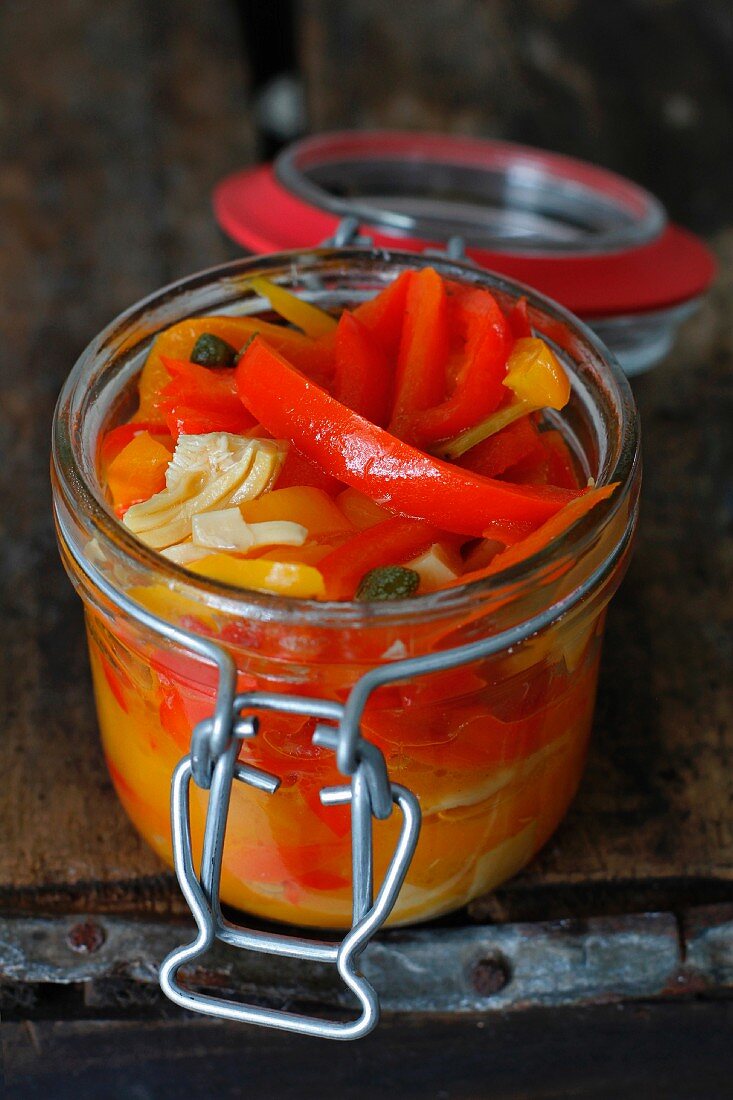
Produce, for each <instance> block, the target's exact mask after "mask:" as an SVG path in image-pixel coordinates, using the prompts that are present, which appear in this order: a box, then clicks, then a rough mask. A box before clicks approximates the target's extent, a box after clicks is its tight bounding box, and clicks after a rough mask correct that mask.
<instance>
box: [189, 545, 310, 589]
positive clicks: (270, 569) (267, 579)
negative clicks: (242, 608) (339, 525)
mask: <svg viewBox="0 0 733 1100" xmlns="http://www.w3.org/2000/svg"><path fill="white" fill-rule="evenodd" d="M188 568H189V569H190V570H191V572H192V573H198V574H199V575H200V576H202V577H208V578H209V579H210V580H212V581H221V582H222V583H223V584H232V585H234V586H235V587H237V588H254V589H255V590H256V591H257V592H275V593H276V594H277V595H278V596H297V597H299V598H300V599H304V600H310V599H318V598H319V597H322V596H324V595H325V592H326V589H325V586H324V584H323V577H322V576H321V574H320V573H319V572H318V570H317V569H314V567H313V566H312V565H304V564H302V563H299V562H285V561H271V560H267V559H265V558H254V559H247V558H235V557H233V556H232V555H231V554H211V555H210V556H209V557H208V558H202V559H201V561H195V562H192V563H191V565H189V566H188Z"/></svg>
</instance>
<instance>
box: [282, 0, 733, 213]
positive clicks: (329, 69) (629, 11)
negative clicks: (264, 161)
mask: <svg viewBox="0 0 733 1100" xmlns="http://www.w3.org/2000/svg"><path fill="white" fill-rule="evenodd" d="M299 11H300V16H301V47H302V48H301V56H302V65H303V71H304V74H305V78H306V90H307V95H308V103H309V108H310V116H311V117H310V123H311V126H312V127H313V129H315V130H328V129H338V128H341V127H349V126H355V127H359V128H367V127H388V128H402V129H414V130H440V131H448V132H457V133H467V134H476V135H481V136H486V137H494V138H504V139H507V140H510V141H518V142H526V143H527V144H530V145H537V146H540V147H542V148H546V149H555V150H557V151H558V152H565V153H569V154H571V155H573V156H579V157H584V158H586V159H588V160H592V161H594V162H596V163H598V164H603V165H606V166H607V167H609V168H612V169H614V170H616V171H619V172H623V173H624V174H626V175H630V176H631V177H633V178H635V179H637V180H638V182H639V183H642V184H644V185H645V186H647V187H649V188H650V190H652V191H653V192H655V193H656V194H658V195H659V196H660V197H661V198H662V199H663V201H664V202H665V203H666V204H667V205H668V207H669V209H670V211H671V212H672V214H673V216H674V217H675V218H679V219H681V220H683V221H685V222H687V223H689V224H690V225H691V226H692V227H693V228H697V229H699V230H701V231H704V232H712V231H714V230H716V229H719V228H722V227H724V226H725V225H726V224H730V210H731V207H732V206H733V130H732V129H731V126H730V112H731V101H732V100H733V85H732V83H731V71H733V6H731V4H730V2H729V0H614V2H613V3H585V2H584V0H492V2H491V3H487V2H485V0H421V2H420V3H419V4H395V3H394V2H393V0H348V2H346V3H345V2H342V0H302V2H301V4H300V5H299Z"/></svg>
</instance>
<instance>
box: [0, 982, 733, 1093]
mask: <svg viewBox="0 0 733 1100" xmlns="http://www.w3.org/2000/svg"><path fill="white" fill-rule="evenodd" d="M731 1025H733V1003H732V1002H729V1001H726V1002H707V1003H705V1002H703V1003H699V1004H668V1005H643V1006H637V1007H620V1006H610V1005H609V1006H603V1007H598V1008H594V1009H566V1010H560V1011H558V1010H553V1011H551V1012H547V1011H535V1012H527V1013H522V1014H519V1015H517V1014H509V1015H506V1016H504V1017H497V1018H495V1019H491V1020H490V1021H489V1020H485V1019H483V1018H481V1017H480V1016H475V1017H470V1018H469V1019H467V1020H460V1019H456V1018H451V1017H445V1018H440V1017H439V1018H437V1019H434V1020H429V1021H428V1020H425V1019H423V1018H420V1017H416V1018H413V1019H409V1020H407V1019H404V1018H403V1019H400V1018H397V1019H393V1020H389V1019H386V1020H384V1021H383V1023H382V1025H381V1026H380V1028H379V1030H378V1031H377V1032H375V1033H374V1034H373V1035H370V1036H369V1037H368V1038H367V1039H365V1040H362V1041H361V1042H360V1043H357V1044H351V1043H331V1044H330V1045H329V1046H328V1047H327V1046H326V1045H325V1044H323V1045H322V1044H321V1043H320V1042H317V1041H315V1040H313V1039H305V1038H302V1037H299V1036H293V1035H284V1034H282V1033H278V1032H274V1031H270V1032H266V1031H265V1032H263V1031H262V1030H260V1029H258V1028H242V1027H237V1026H236V1025H233V1024H225V1023H223V1022H221V1021H207V1020H201V1019H187V1020H181V1019H175V1018H174V1019H168V1020H163V1021H152V1020H149V1019H148V1020H144V1021H137V1022H132V1021H129V1022H128V1021H121V1020H104V1019H98V1020H63V1021H61V1020H58V1021H52V1020H40V1021H38V1022H30V1021H27V1022H25V1023H18V1024H6V1025H5V1026H4V1029H3V1046H4V1051H5V1072H6V1078H7V1085H6V1092H5V1094H4V1095H5V1097H6V1098H7V1100H47V1098H48V1097H50V1096H53V1098H54V1100H78V1098H80V1097H97V1096H151V1097H155V1100H178V1098H179V1097H180V1096H181V1095H185V1096H186V1097H187V1100H209V1098H210V1097H211V1096H222V1097H237V1096H240V1095H242V1094H243V1090H244V1088H245V1087H246V1092H247V1094H248V1095H251V1096H257V1097H260V1096H267V1097H270V1096H272V1097H277V1100H320V1098H321V1097H322V1096H324V1095H333V1096H344V1097H349V1098H350V1100H352V1098H353V1100H362V1098H364V1100H366V1098H369V1100H372V1098H373V1097H375V1096H399V1097H400V1098H401V1100H424V1098H426V1097H427V1098H430V1100H483V1098H484V1097H487V1096H491V1098H492V1100H532V1098H536V1100H566V1098H567V1097H576V1096H577V1097H583V1100H617V1098H618V1097H619V1096H629V1097H643V1096H655V1097H656V1096H663V1097H665V1100H701V1098H703V1097H704V1098H705V1100H725V1098H727V1097H730V1095H731V1092H730V1079H731V1072H732V1071H733V1053H732V1052H731V1043H730V1031H731Z"/></svg>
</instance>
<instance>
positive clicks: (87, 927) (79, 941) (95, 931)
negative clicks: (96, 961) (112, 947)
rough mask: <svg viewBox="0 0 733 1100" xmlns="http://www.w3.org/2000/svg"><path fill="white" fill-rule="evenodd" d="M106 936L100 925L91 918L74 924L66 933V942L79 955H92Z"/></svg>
mask: <svg viewBox="0 0 733 1100" xmlns="http://www.w3.org/2000/svg"><path fill="white" fill-rule="evenodd" d="M106 938H107V937H106V936H105V933H104V929H103V928H102V926H101V925H100V924H96V923H95V922H94V921H91V920H87V921H81V922H80V923H79V924H75V925H74V926H73V927H72V928H70V929H69V931H68V932H67V934H66V942H67V944H68V945H69V947H70V948H71V950H72V951H76V952H77V953H78V954H80V955H93V954H94V952H95V951H99V949H100V947H101V946H102V944H103V943H104V941H105V939H106Z"/></svg>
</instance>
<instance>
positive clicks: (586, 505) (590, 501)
mask: <svg viewBox="0 0 733 1100" xmlns="http://www.w3.org/2000/svg"><path fill="white" fill-rule="evenodd" d="M618 484H619V483H618V482H617V481H614V482H613V484H611V485H602V486H601V487H600V488H598V489H589V490H588V491H587V492H585V493H584V494H583V496H580V497H576V498H575V500H571V501H570V502H569V503H568V504H566V505H565V507H564V508H562V509H561V510H560V511H559V512H557V514H556V515H554V516H553V517H552V518H551V519H549V520H547V522H546V523H543V524H542V526H541V527H538V528H537V530H536V531H533V532H532V534H531V535H527V537H526V538H523V539H522V540H521V541H520V542H517V543H516V544H515V545H514V546H510V547H509V548H508V549H507V550H503V551H502V552H501V553H500V554H497V555H496V557H494V558H493V559H492V561H491V562H490V563H489V565H487V566H486V568H485V569H479V570H477V571H476V572H473V573H464V574H463V576H462V577H459V578H458V580H456V581H452V582H451V584H450V585H446V587H453V586H455V585H456V584H467V583H468V582H469V581H477V580H479V579H480V578H481V577H490V576H492V575H493V574H494V573H499V572H500V571H501V570H502V569H508V568H509V567H510V566H512V565H517V564H518V563H519V562H521V561H524V560H525V559H526V558H529V557H531V556H532V554H536V553H537V552H538V551H539V550H543V549H544V548H545V546H547V545H548V544H549V543H551V542H552V541H553V539H556V538H558V537H559V536H560V535H563V534H564V533H565V532H566V531H567V529H568V528H569V527H571V526H572V525H573V524H574V523H576V522H577V521H578V520H579V519H582V518H583V516H585V515H587V514H588V512H590V510H591V509H592V508H595V506H596V505H597V504H600V503H601V501H603V500H608V498H609V497H610V496H612V495H613V493H614V492H615V490H616V488H617V487H618Z"/></svg>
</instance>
